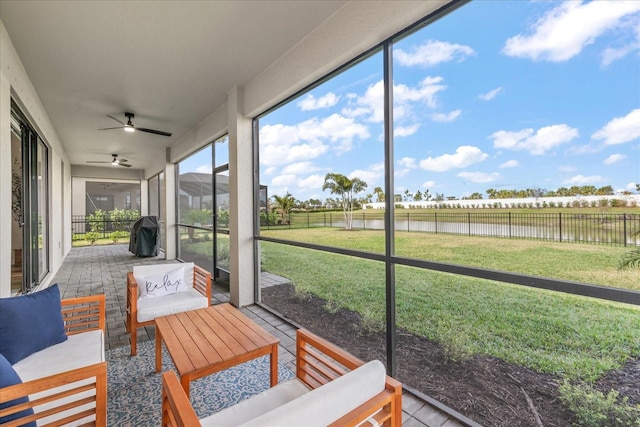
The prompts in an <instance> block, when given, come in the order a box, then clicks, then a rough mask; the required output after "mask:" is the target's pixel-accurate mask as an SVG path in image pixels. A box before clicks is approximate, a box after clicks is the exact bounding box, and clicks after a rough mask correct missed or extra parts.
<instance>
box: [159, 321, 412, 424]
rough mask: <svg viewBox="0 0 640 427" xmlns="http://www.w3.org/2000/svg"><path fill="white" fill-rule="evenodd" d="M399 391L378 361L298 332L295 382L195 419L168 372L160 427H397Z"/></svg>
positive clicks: (399, 411)
mask: <svg viewBox="0 0 640 427" xmlns="http://www.w3.org/2000/svg"><path fill="white" fill-rule="evenodd" d="M401 424H402V385H401V384H400V383H399V382H398V381H396V380H395V379H393V378H391V377H389V376H387V375H386V374H385V368H384V365H383V364H382V363H381V362H380V361H377V360H374V361H371V362H368V363H366V364H365V363H364V362H363V361H361V360H359V359H358V358H356V357H354V356H353V355H351V354H349V353H347V352H346V351H344V350H343V349H341V348H339V347H337V346H335V345H334V344H332V343H330V342H328V341H326V340H325V339H323V338H320V337H319V336H317V335H315V334H313V333H311V332H309V331H307V330H304V329H300V330H298V331H297V338H296V378H295V379H293V380H290V381H287V382H283V383H280V384H278V385H276V386H274V387H272V388H270V389H268V390H266V391H264V392H262V393H260V394H257V395H254V396H252V397H250V398H248V399H246V400H243V401H241V402H239V403H237V404H236V405H234V406H231V407H229V408H226V409H223V410H222V411H220V412H217V413H215V414H213V415H210V416H208V417H205V418H202V419H198V417H197V415H196V413H195V412H194V410H193V408H192V406H191V404H190V401H189V398H187V396H186V394H185V393H184V390H183V389H182V386H181V385H180V382H179V381H178V378H177V377H176V375H175V373H174V372H173V371H166V372H164V373H163V375H162V425H163V426H164V427H169V426H171V427H173V426H175V427H187V426H188V427H192V426H224V425H235V426H239V425H242V426H261V425H277V426H280V427H286V426H298V425H305V426H327V425H330V426H341V427H342V426H378V425H384V426H400V425H401Z"/></svg>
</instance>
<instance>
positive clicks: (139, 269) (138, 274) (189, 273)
mask: <svg viewBox="0 0 640 427" xmlns="http://www.w3.org/2000/svg"><path fill="white" fill-rule="evenodd" d="M180 267H182V268H183V269H184V282H183V285H184V288H182V289H180V290H179V292H183V291H186V290H187V289H189V288H193V268H194V264H193V263H192V262H184V263H173V264H152V265H136V266H134V267H133V277H134V278H135V279H136V282H137V283H138V298H140V297H141V296H142V291H141V288H142V286H144V283H145V282H144V279H145V278H146V277H153V276H159V275H160V276H164V274H166V273H170V272H171V271H173V270H176V269H177V268H180Z"/></svg>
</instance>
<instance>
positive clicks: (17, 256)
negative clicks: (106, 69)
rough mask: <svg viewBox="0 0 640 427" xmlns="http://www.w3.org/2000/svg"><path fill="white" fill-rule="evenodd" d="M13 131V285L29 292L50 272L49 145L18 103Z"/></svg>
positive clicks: (13, 109)
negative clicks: (31, 124)
mask: <svg viewBox="0 0 640 427" xmlns="http://www.w3.org/2000/svg"><path fill="white" fill-rule="evenodd" d="M11 131H12V153H11V154H12V157H13V165H12V169H13V170H12V172H13V173H12V212H13V220H14V221H13V226H12V228H13V230H12V249H13V253H14V260H13V268H12V270H13V271H15V274H12V279H13V278H15V282H16V283H15V285H14V286H13V287H12V288H14V290H16V291H21V292H22V293H27V292H30V291H31V290H33V289H34V287H35V286H36V285H38V284H39V283H40V282H41V280H42V279H43V278H44V277H45V276H46V274H47V273H48V272H49V239H48V236H49V232H48V224H49V210H48V148H47V146H46V144H45V143H44V141H43V140H42V139H41V138H40V137H39V136H38V134H37V133H36V132H35V130H34V129H33V128H32V127H31V126H30V125H29V123H28V121H27V120H26V118H25V117H24V115H23V114H22V113H21V111H20V110H19V109H18V107H17V106H16V105H15V104H12V120H11ZM12 282H13V280H12Z"/></svg>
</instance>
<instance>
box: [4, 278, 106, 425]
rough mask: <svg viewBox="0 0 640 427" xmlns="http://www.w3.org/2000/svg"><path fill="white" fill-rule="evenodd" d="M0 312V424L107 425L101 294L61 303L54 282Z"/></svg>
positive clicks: (6, 302)
mask: <svg viewBox="0 0 640 427" xmlns="http://www.w3.org/2000/svg"><path fill="white" fill-rule="evenodd" d="M56 309H57V316H56V315H55V310H56ZM0 311H2V313H0V424H2V425H3V426H5V425H6V426H18V425H28V426H35V425H37V426H45V425H66V426H76V425H95V426H99V427H102V426H106V423H107V363H106V361H105V348H104V338H105V326H106V324H105V296H104V295H96V296H88V297H79V298H72V299H66V300H62V301H60V293H59V290H58V287H57V285H54V286H53V287H50V288H47V289H45V290H43V291H39V292H35V293H33V294H29V295H24V296H20V297H15V298H3V299H2V300H0ZM60 314H62V316H61V317H60ZM15 330H17V332H18V334H16V333H15ZM42 331H45V332H46V335H43V334H42ZM12 335H13V336H12ZM60 340H62V341H61V342H60ZM52 343H53V344H52ZM42 345H44V346H45V348H41V349H39V350H37V351H35V352H33V353H31V354H28V355H26V356H25V354H27V353H29V351H32V350H33V349H34V348H37V347H42ZM33 346H36V347H33ZM17 347H23V348H17ZM24 347H31V348H26V349H25V348H24ZM16 359H20V360H18V361H15V360H16ZM9 384H13V385H9Z"/></svg>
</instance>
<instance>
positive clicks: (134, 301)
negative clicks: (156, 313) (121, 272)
mask: <svg viewBox="0 0 640 427" xmlns="http://www.w3.org/2000/svg"><path fill="white" fill-rule="evenodd" d="M127 311H129V313H136V312H137V311H138V282H137V281H136V278H135V277H134V276H133V272H131V271H130V272H128V273H127Z"/></svg>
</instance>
